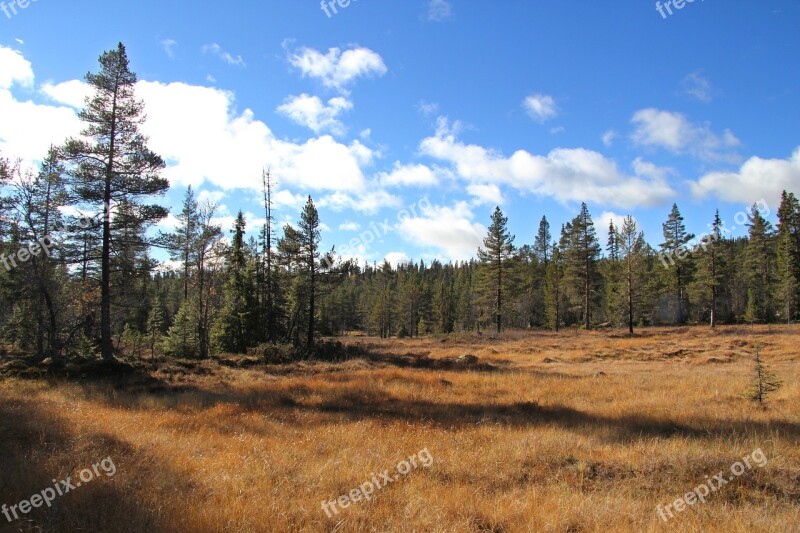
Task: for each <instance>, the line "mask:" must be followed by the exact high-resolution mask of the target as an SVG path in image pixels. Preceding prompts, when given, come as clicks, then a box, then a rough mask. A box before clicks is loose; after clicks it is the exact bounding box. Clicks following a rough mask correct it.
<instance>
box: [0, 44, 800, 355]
mask: <svg viewBox="0 0 800 533" xmlns="http://www.w3.org/2000/svg"><path fill="white" fill-rule="evenodd" d="M100 67H101V68H100V70H99V72H97V73H94V74H92V73H90V74H88V75H87V77H86V81H87V83H88V84H89V85H90V86H91V88H92V89H93V90H94V94H93V96H91V97H89V98H88V99H87V101H86V105H85V108H84V109H83V111H82V112H81V113H80V119H81V120H82V121H83V123H84V125H85V129H84V131H83V132H82V136H81V137H80V138H73V139H68V140H66V141H65V142H64V144H63V145H61V146H54V147H52V148H51V150H50V151H49V153H48V154H43V161H42V163H41V166H40V168H39V169H38V172H31V171H26V170H24V169H23V168H22V166H21V163H20V162H15V161H11V160H8V159H3V158H0V179H1V180H2V190H3V191H4V192H3V197H2V198H1V199H0V207H2V220H0V262H2V264H3V268H0V298H2V300H3V304H4V305H3V306H2V308H1V309H0V335H2V337H3V339H4V341H5V342H6V343H7V344H9V345H13V346H15V347H16V348H17V349H20V350H24V351H26V352H30V353H33V354H36V355H37V356H39V357H41V358H52V359H54V360H60V359H63V358H65V357H69V356H71V355H80V356H87V355H91V354H96V355H97V356H102V357H104V358H106V359H111V358H113V356H114V354H115V353H118V352H120V351H124V352H125V353H129V354H134V355H140V356H143V357H144V356H162V355H164V356H181V357H199V358H205V357H208V356H210V355H212V354H214V353H218V352H233V353H245V352H248V351H249V352H252V353H258V354H261V355H264V356H265V357H268V358H270V357H275V358H293V357H294V358H297V357H308V356H312V355H315V354H317V351H318V349H317V342H318V340H319V338H320V337H321V336H326V335H336V334H342V333H345V332H351V331H359V332H364V333H366V334H367V335H374V336H381V337H390V336H398V337H404V336H421V335H428V334H446V333H452V332H476V333H479V334H480V333H481V332H483V331H484V330H486V331H487V332H490V333H494V332H500V331H502V330H503V329H504V328H549V329H554V330H558V329H559V328H566V327H583V328H593V327H625V328H628V330H629V331H630V332H631V333H633V332H634V328H635V327H644V326H658V325H675V324H689V323H692V324H693V323H707V324H709V325H710V326H711V327H713V326H715V325H716V324H722V323H769V322H791V321H793V320H796V319H798V316H800V203H798V199H797V197H796V196H795V194H794V193H792V192H788V191H785V192H784V193H783V195H782V198H781V204H780V207H779V209H778V213H777V215H778V224H777V226H775V227H773V226H772V225H771V224H770V223H769V222H768V221H767V220H766V217H765V214H764V213H762V212H761V211H760V210H759V206H757V205H754V206H753V207H752V209H751V210H750V212H749V213H748V215H747V219H748V220H747V228H748V235H747V236H746V237H742V238H736V239H733V238H730V235H729V234H730V231H729V230H728V229H727V228H726V227H725V225H724V224H723V222H722V220H721V219H720V216H719V213H716V214H715V213H709V223H710V225H709V227H710V228H711V229H710V232H709V233H708V234H707V235H704V236H695V235H692V234H690V233H688V232H687V230H686V228H685V225H684V223H683V218H682V216H681V213H680V210H679V208H678V206H677V205H674V206H673V208H672V210H671V211H670V212H669V213H668V214H667V217H666V220H665V222H664V224H663V236H660V237H659V238H658V239H656V241H660V242H659V243H658V244H656V245H655V246H654V245H651V244H649V243H648V241H646V240H645V236H644V235H643V233H642V232H641V231H640V229H639V228H638V227H637V224H636V221H635V220H634V219H633V218H632V217H627V218H626V219H625V221H624V223H623V224H622V225H621V227H615V226H614V225H613V223H612V224H611V226H610V227H609V228H608V231H607V232H606V228H602V231H599V230H598V228H595V225H594V223H593V221H592V217H591V214H590V213H589V210H588V208H587V206H586V204H582V205H581V208H580V212H579V213H578V214H577V215H576V216H575V218H574V219H572V220H570V221H568V222H566V223H564V224H563V225H561V227H560V228H551V225H550V222H549V221H548V220H547V219H546V218H544V217H542V218H541V220H538V221H537V220H531V231H530V234H529V237H530V239H528V241H529V242H530V244H525V243H522V242H520V241H524V240H526V239H520V240H517V239H516V238H515V236H512V235H510V233H509V230H508V228H507V219H506V218H505V217H504V215H503V213H502V211H501V210H500V208H499V207H498V208H497V209H495V211H494V212H493V213H492V215H491V220H490V226H489V230H488V233H487V235H486V238H485V240H484V243H483V246H482V247H481V248H480V250H477V259H475V260H471V261H468V262H457V263H448V264H442V263H440V262H437V261H434V262H432V263H430V264H425V263H423V262H419V263H411V264H401V265H398V266H396V267H393V266H392V265H390V264H389V263H387V262H384V263H383V264H376V263H373V264H371V265H370V264H365V265H360V264H355V263H353V262H351V261H347V260H343V259H341V258H339V257H337V256H336V250H334V249H330V250H328V249H326V248H323V245H322V243H321V233H320V224H321V222H320V219H319V214H318V212H317V209H316V208H315V206H314V202H313V200H312V198H311V197H310V196H309V197H308V201H307V203H306V205H305V207H304V208H303V210H302V212H301V213H299V214H298V222H297V224H296V225H286V226H284V227H283V228H277V227H275V222H274V217H273V213H272V210H273V204H272V193H273V176H271V175H270V173H269V172H266V171H265V172H264V174H263V176H264V177H263V199H264V202H263V204H264V214H265V217H266V220H267V223H266V225H265V226H264V227H263V228H254V229H255V230H256V233H257V234H258V238H252V237H251V238H249V239H247V238H246V230H247V228H246V224H245V220H244V217H243V215H242V214H241V213H239V215H238V217H237V218H236V221H235V224H234V226H233V227H232V228H222V227H220V226H218V225H216V224H215V223H214V221H215V217H216V216H217V206H215V205H214V204H213V203H201V202H199V201H198V200H197V198H196V195H195V191H193V190H192V189H191V188H189V189H187V191H186V193H185V196H184V200H183V204H182V207H181V210H180V212H178V213H176V218H177V220H178V224H177V227H176V228H175V229H174V231H172V232H158V231H156V228H155V226H156V224H157V223H158V222H159V221H160V220H162V219H163V218H164V217H166V216H167V214H168V211H167V210H166V209H165V208H164V207H161V206H159V205H157V199H158V196H159V195H162V194H163V193H165V192H166V191H167V190H168V189H169V183H168V182H167V181H166V180H165V179H164V178H162V177H161V176H160V172H161V171H162V170H163V169H164V168H165V163H164V161H163V160H162V159H161V157H160V156H159V155H157V154H155V153H153V152H152V151H151V150H150V149H149V148H148V147H147V138H146V137H145V136H143V135H142V134H141V133H140V131H139V126H141V124H142V121H143V120H144V111H145V110H144V106H143V104H142V102H140V101H139V100H137V99H136V97H135V94H134V85H135V83H136V75H135V74H134V73H133V72H131V71H130V70H129V65H128V59H127V55H126V52H125V48H124V46H123V45H121V44H120V45H119V47H118V48H117V49H115V50H111V51H109V52H106V53H104V54H103V55H102V56H101V58H100ZM150 202H155V203H150ZM537 222H538V225H537ZM651 241H652V239H651ZM156 249H160V250H164V251H166V253H168V254H169V256H170V257H171V259H172V260H173V261H174V264H179V265H181V266H180V268H179V269H176V270H167V269H165V268H163V266H162V265H159V262H158V261H155V260H154V259H153V255H154V250H156Z"/></svg>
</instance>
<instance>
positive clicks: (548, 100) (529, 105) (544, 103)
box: [522, 94, 558, 124]
mask: <svg viewBox="0 0 800 533" xmlns="http://www.w3.org/2000/svg"><path fill="white" fill-rule="evenodd" d="M522 107H524V108H525V111H527V112H528V115H530V117H531V118H532V119H533V120H535V121H537V122H539V123H540V124H544V123H545V122H547V121H548V120H550V119H551V118H555V117H557V116H558V106H557V105H556V101H555V99H553V97H552V96H548V95H546V94H532V95H531V96H528V97H527V98H525V100H524V101H523V102H522Z"/></svg>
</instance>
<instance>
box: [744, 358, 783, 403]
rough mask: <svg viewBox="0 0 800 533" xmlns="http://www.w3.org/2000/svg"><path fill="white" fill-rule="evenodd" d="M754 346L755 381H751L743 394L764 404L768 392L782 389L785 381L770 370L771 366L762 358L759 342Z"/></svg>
mask: <svg viewBox="0 0 800 533" xmlns="http://www.w3.org/2000/svg"><path fill="white" fill-rule="evenodd" d="M754 348H755V351H756V355H755V366H754V367H753V373H754V376H753V381H752V382H751V383H750V388H748V389H747V390H746V391H745V392H744V394H743V396H744V397H745V398H747V399H748V400H752V401H754V402H758V403H759V404H763V403H764V400H765V399H766V397H767V394H769V393H771V392H774V391H776V390H778V389H780V388H781V385H783V382H781V380H779V379H778V377H777V376H776V375H775V374H773V373H772V372H770V370H769V368H768V367H767V366H766V365H765V364H764V362H763V361H762V360H761V354H760V352H759V347H758V344H755V345H754Z"/></svg>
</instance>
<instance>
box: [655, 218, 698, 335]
mask: <svg viewBox="0 0 800 533" xmlns="http://www.w3.org/2000/svg"><path fill="white" fill-rule="evenodd" d="M662 228H663V231H664V242H663V243H662V244H661V261H662V263H663V264H664V267H665V268H670V267H671V268H672V269H673V273H674V278H673V280H674V281H673V283H674V289H675V319H674V323H675V324H683V321H684V318H685V314H684V300H685V299H686V295H685V291H686V285H687V283H688V279H689V276H690V275H691V259H690V258H689V257H688V253H689V251H688V250H687V248H686V243H688V242H689V241H691V240H692V239H694V234H691V233H686V226H684V224H683V216H681V212H680V210H679V209H678V204H672V211H670V213H669V216H668V217H667V221H666V222H664V224H663V226H662Z"/></svg>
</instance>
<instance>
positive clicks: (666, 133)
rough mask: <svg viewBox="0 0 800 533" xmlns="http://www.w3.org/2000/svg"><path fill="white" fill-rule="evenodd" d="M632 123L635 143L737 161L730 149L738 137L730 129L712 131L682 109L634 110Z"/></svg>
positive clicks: (739, 142) (735, 155) (704, 158)
mask: <svg viewBox="0 0 800 533" xmlns="http://www.w3.org/2000/svg"><path fill="white" fill-rule="evenodd" d="M631 123H632V124H633V125H634V132H633V134H632V135H631V139H632V140H633V142H635V143H636V144H638V145H641V146H650V147H656V148H663V149H665V150H667V151H669V152H671V153H673V154H689V155H692V156H694V157H698V158H700V159H703V160H707V161H724V162H738V161H739V160H740V158H739V155H738V154H737V153H735V152H734V151H733V150H734V149H735V148H737V147H738V146H740V145H741V141H739V139H737V138H736V136H735V135H734V134H733V133H732V132H731V131H730V130H725V131H724V132H723V133H722V135H717V134H715V133H713V132H712V131H711V129H710V128H709V126H708V125H707V124H696V123H693V122H692V121H690V120H689V119H688V118H687V117H686V116H685V115H683V114H682V113H675V112H671V111H662V110H660V109H655V108H647V109H641V110H639V111H637V112H636V113H635V114H634V115H633V118H632V119H631Z"/></svg>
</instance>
